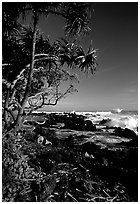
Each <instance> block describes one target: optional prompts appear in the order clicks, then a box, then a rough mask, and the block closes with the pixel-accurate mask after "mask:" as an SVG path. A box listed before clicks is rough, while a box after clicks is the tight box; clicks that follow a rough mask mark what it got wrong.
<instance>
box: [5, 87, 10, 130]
mask: <svg viewBox="0 0 140 204" xmlns="http://www.w3.org/2000/svg"><path fill="white" fill-rule="evenodd" d="M9 92H10V91H9V89H8V90H7V93H6V97H5V104H4V122H5V125H4V128H7V126H8V112H7V109H8V102H9Z"/></svg>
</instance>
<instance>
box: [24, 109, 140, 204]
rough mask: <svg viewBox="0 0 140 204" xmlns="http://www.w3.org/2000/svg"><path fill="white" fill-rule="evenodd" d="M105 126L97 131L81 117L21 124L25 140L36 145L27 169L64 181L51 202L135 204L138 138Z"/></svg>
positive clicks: (56, 117)
mask: <svg viewBox="0 0 140 204" xmlns="http://www.w3.org/2000/svg"><path fill="white" fill-rule="evenodd" d="M105 122H106V121H102V122H101V123H100V124H97V126H96V125H95V124H94V125H93V124H92V122H91V121H90V120H86V117H85V116H83V115H76V114H75V113H74V114H63V115H61V114H55V113H53V114H52V113H51V114H48V115H47V114H44V115H41V114H33V115H32V117H31V118H30V119H28V120H27V121H26V122H25V123H24V125H23V129H22V130H21V131H22V132H23V134H24V137H25V139H26V140H27V141H29V142H30V143H34V142H35V143H39V144H38V145H40V150H38V153H36V156H34V158H32V157H31V156H30V158H31V159H30V163H31V164H33V163H34V165H37V164H36V162H37V161H38V162H39V164H40V168H41V169H42V171H44V172H46V169H47V171H48V174H51V175H52V172H54V169H55V171H56V172H57V173H56V175H57V176H58V175H59V176H58V177H59V178H60V177H63V179H62V178H61V179H62V181H61V179H58V178H57V179H58V180H59V182H58V183H57V182H56V180H55V181H54V183H55V187H53V190H52V192H51V196H52V198H53V199H54V201H60V202H61V201H81V202H82V201H114V202H115V201H137V200H138V135H137V134H136V133H135V132H133V131H132V130H129V129H127V128H125V129H122V128H119V127H118V128H114V127H111V128H108V127H107V126H105V125H104V124H105ZM39 137H42V140H40V141H39V140H38V138H39ZM29 154H30V153H29ZM60 175H61V176H60ZM57 176H56V177H57ZM76 178H77V179H76ZM87 178H88V179H87ZM77 189H78V190H77ZM56 192H57V193H58V194H59V195H58V194H57V193H56ZM66 192H67V193H66ZM66 194H67V195H66ZM87 194H88V195H87Z"/></svg>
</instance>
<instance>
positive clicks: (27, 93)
mask: <svg viewBox="0 0 140 204" xmlns="http://www.w3.org/2000/svg"><path fill="white" fill-rule="evenodd" d="M36 33H37V15H36V13H34V27H33V44H32V61H31V65H30V69H29V74H28V80H27V85H26V89H25V93H24V97H23V100H22V102H21V108H20V110H19V112H18V115H17V118H16V121H15V126H16V127H17V128H18V127H20V125H21V123H22V122H23V121H22V115H23V113H24V109H25V106H26V103H27V101H28V97H29V93H30V88H31V80H32V74H33V68H34V57H35V46H36Z"/></svg>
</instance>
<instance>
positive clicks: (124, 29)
mask: <svg viewBox="0 0 140 204" xmlns="http://www.w3.org/2000/svg"><path fill="white" fill-rule="evenodd" d="M93 8H94V13H93V15H92V18H91V20H90V24H89V26H90V28H91V32H90V34H89V35H88V36H87V38H86V39H84V40H83V39H82V42H81V43H82V45H83V47H84V48H85V49H86V47H88V46H89V43H90V40H92V41H93V47H94V48H95V49H98V52H97V55H98V64H99V65H98V67H97V72H96V73H95V75H94V76H86V75H83V74H82V73H80V74H79V79H80V83H79V84H78V85H77V86H76V88H77V89H78V93H74V94H73V95H68V96H67V97H66V98H65V99H62V100H61V101H59V103H58V105H56V106H55V107H47V108H43V109H44V110H46V111H72V110H75V111H96V110H100V111H101V110H103V111H105V110H112V109H114V108H122V109H124V110H137V109H138V4H137V3H136V2H133V3H131V2H124V3H123V2H116V3H115V2H110V3H108V2H97V3H93ZM63 28H64V19H62V18H59V17H56V16H49V17H48V19H47V20H44V19H41V21H40V29H41V31H42V32H44V33H45V34H46V35H49V37H50V39H51V40H52V41H54V40H56V39H58V37H61V36H63V35H64V29H63Z"/></svg>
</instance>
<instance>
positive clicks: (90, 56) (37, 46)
mask: <svg viewBox="0 0 140 204" xmlns="http://www.w3.org/2000/svg"><path fill="white" fill-rule="evenodd" d="M11 8H13V5H12V7H11ZM11 8H9V6H8V7H6V4H5V5H4V11H3V15H4V19H3V21H4V30H3V33H4V35H3V42H4V44H3V62H4V63H5V64H6V65H5V66H3V68H4V69H3V77H4V78H6V80H7V82H8V83H9V82H10V83H11V85H10V86H9V85H8V86H7V84H8V83H7V82H6V83H5V82H4V87H6V88H8V90H9V91H10V92H9V93H8V94H10V95H9V96H11V98H12V99H11V100H13V98H14V97H15V98H17V100H16V101H17V102H18V104H19V105H18V107H20V111H19V113H18V115H19V116H20V117H21V115H22V114H23V110H24V108H25V104H26V102H27V101H28V98H30V97H33V95H36V94H38V93H40V94H41V97H43V102H44V104H45V99H46V98H45V97H46V96H47V97H48V95H49V94H50V95H51V94H52V97H51V98H53V99H54V100H55V102H57V101H58V100H59V99H60V98H62V97H63V96H64V95H66V94H67V93H70V92H72V91H73V90H74V89H73V80H75V79H76V77H75V75H73V74H70V73H69V72H67V71H66V70H65V68H66V66H67V67H69V68H76V69H80V70H81V71H83V72H88V71H91V73H92V74H93V73H94V71H95V69H96V66H97V63H96V50H93V49H92V48H91V46H90V48H89V50H88V51H87V53H85V51H84V50H83V48H82V47H81V46H79V45H76V40H74V39H73V41H72V42H69V41H68V40H66V39H61V40H57V41H55V42H54V43H50V41H49V39H48V38H44V36H43V35H41V34H40V33H39V30H38V28H37V25H38V21H39V17H40V16H41V15H42V14H44V15H45V16H46V17H47V16H48V15H49V14H55V15H60V16H62V17H64V18H65V19H66V26H65V31H66V33H67V35H68V36H72V37H74V36H76V38H77V36H78V35H81V34H85V33H86V32H87V31H88V30H89V27H88V21H89V17H90V6H89V4H88V3H41V4H40V3H32V2H28V3H22V4H21V5H20V6H19V4H18V3H17V4H15V8H14V9H13V10H12V9H11ZM21 13H22V14H23V15H22V16H23V17H26V16H27V15H28V13H30V16H31V17H32V24H30V25H31V27H25V26H23V25H21V24H19V21H16V19H17V17H19V16H20V19H21ZM12 18H13V20H14V21H13V22H14V23H15V24H12ZM8 20H9V23H7V21H8ZM16 23H17V24H16ZM10 26H11V27H10ZM16 26H17V27H16ZM9 28H11V30H10V29H9ZM17 28H18V29H17ZM8 29H9V31H10V32H7V30H8ZM7 56H8V57H7ZM7 68H8V69H7ZM9 69H10V70H9ZM7 70H9V72H8V75H7V76H6V74H7ZM22 71H23V72H22ZM10 73H11V74H10ZM11 76H12V77H11ZM67 80H69V81H70V83H69V87H68V91H67V90H66V91H65V92H64V93H60V90H59V86H60V85H61V84H62V82H65V81H67ZM13 84H14V85H13ZM12 89H13V92H12ZM50 90H51V91H50ZM52 90H54V91H52ZM42 92H44V94H42ZM53 96H54V97H53ZM7 98H8V97H7ZM10 103H11V102H10ZM10 103H9V107H10ZM7 104H8V102H7ZM47 104H52V103H51V102H50V101H49V103H47ZM53 104H55V103H53ZM42 105H43V103H42Z"/></svg>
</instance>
